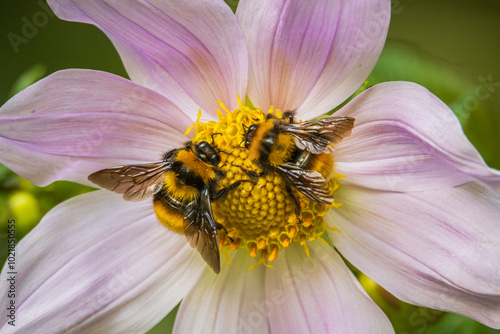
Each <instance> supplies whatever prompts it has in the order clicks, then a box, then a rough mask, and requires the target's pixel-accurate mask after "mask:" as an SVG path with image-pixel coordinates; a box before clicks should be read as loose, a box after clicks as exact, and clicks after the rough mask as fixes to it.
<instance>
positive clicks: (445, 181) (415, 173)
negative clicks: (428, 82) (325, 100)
mask: <svg viewBox="0 0 500 334" xmlns="http://www.w3.org/2000/svg"><path fill="white" fill-rule="evenodd" d="M336 115H339V116H343V115H349V116H351V117H354V118H356V122H355V125H354V129H353V131H352V134H351V136H350V137H348V138H346V139H344V141H342V142H341V143H340V144H338V145H337V147H336V150H335V159H336V170H337V172H338V173H342V174H344V175H346V176H347V181H349V182H350V183H354V184H357V185H360V186H363V187H370V188H374V189H380V190H391V191H421V190H431V189H440V188H444V187H450V186H456V185H460V184H463V183H465V182H468V181H473V180H480V181H482V182H484V183H486V184H488V185H489V186H490V187H491V188H493V189H496V190H497V191H500V172H499V171H497V170H494V169H491V168H489V167H488V166H487V165H486V163H485V162H484V161H483V159H482V158H481V156H480V154H479V153H478V152H477V150H476V149H475V148H474V147H473V146H472V144H471V143H470V142H469V140H468V139H467V137H465V135H464V133H463V130H462V128H461V126H460V123H459V122H458V119H457V118H456V116H455V115H454V114H453V112H452V111H451V110H450V109H449V108H448V107H447V106H446V105H445V104H444V103H443V102H441V101H440V100H439V99H438V98H437V97H436V96H434V95H433V94H432V93H430V92H429V91H428V90H427V89H425V88H423V87H421V86H419V85H417V84H414V83H409V82H388V83H383V84H379V85H375V86H373V87H372V88H370V89H368V90H366V91H365V92H363V93H362V94H361V95H359V96H358V97H357V98H355V99H354V100H353V101H351V102H350V103H348V104H347V105H346V106H345V107H344V108H342V109H341V110H339V111H338V112H337V113H336Z"/></svg>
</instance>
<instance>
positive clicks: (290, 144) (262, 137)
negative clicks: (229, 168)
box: [241, 111, 354, 215]
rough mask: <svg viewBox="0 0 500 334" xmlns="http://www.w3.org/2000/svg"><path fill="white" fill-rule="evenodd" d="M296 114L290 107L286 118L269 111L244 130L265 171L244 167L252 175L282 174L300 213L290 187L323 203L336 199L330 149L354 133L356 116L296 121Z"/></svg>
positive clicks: (254, 156)
mask: <svg viewBox="0 0 500 334" xmlns="http://www.w3.org/2000/svg"><path fill="white" fill-rule="evenodd" d="M293 116H294V114H293V112H290V111H288V112H285V113H283V118H275V117H274V116H273V115H272V114H269V115H268V116H267V119H266V121H264V122H263V123H260V124H252V125H250V126H249V127H248V129H247V130H246V133H245V138H244V142H245V147H246V148H247V149H248V150H249V158H250V160H252V162H253V163H254V164H255V165H256V166H257V167H259V168H260V169H261V170H262V172H260V173H256V172H253V171H250V170H247V169H245V168H243V167H241V168H242V170H243V172H245V173H246V174H247V175H248V176H250V177H251V178H257V177H261V176H264V175H266V174H269V173H271V172H277V173H278V174H279V175H281V176H282V177H283V179H284V180H285V182H286V184H287V188H286V189H287V192H288V194H289V195H290V197H291V198H292V200H293V201H294V203H295V205H296V213H297V215H299V213H300V203H299V201H298V199H297V198H296V197H295V196H294V194H293V192H292V190H291V187H293V188H295V189H297V190H298V191H299V192H300V193H302V194H303V195H305V196H306V197H307V198H309V199H311V200H312V201H315V202H318V203H320V204H325V205H328V204H331V203H332V202H333V197H332V196H331V194H330V192H329V190H328V184H327V182H328V181H329V180H330V179H331V177H332V170H333V158H332V155H331V154H330V153H331V152H330V151H329V150H330V148H331V146H332V145H335V144H337V143H339V142H340V141H342V139H343V138H345V137H348V136H349V135H350V134H351V130H352V128H353V126H354V118H351V117H335V116H331V117H326V118H322V119H317V120H311V121H307V122H302V123H296V122H294V120H293Z"/></svg>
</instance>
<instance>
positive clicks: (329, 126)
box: [284, 116, 354, 154]
mask: <svg viewBox="0 0 500 334" xmlns="http://www.w3.org/2000/svg"><path fill="white" fill-rule="evenodd" d="M353 127H354V118H352V117H337V116H331V117H326V118H322V119H316V120H311V121H306V122H302V123H290V124H287V125H286V126H285V129H284V131H287V132H288V133H290V134H291V135H292V136H293V137H294V138H295V144H296V145H297V147H298V148H299V149H301V150H306V151H309V152H311V153H313V154H318V153H322V152H324V151H325V149H326V148H327V147H329V146H331V145H335V144H337V143H340V142H341V141H342V139H344V138H345V137H349V136H350V135H351V130H352V128H353Z"/></svg>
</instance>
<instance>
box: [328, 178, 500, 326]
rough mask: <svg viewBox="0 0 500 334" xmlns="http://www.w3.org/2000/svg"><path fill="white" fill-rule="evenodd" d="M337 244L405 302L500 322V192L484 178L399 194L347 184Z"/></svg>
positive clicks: (333, 220) (333, 214)
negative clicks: (449, 186) (498, 193)
mask: <svg viewBox="0 0 500 334" xmlns="http://www.w3.org/2000/svg"><path fill="white" fill-rule="evenodd" d="M336 200H337V201H339V202H342V203H344V205H343V206H341V207H340V208H338V209H332V210H330V211H329V213H328V216H327V217H328V219H327V223H328V224H329V225H331V226H333V227H336V228H338V229H339V230H340V231H341V233H338V232H332V233H330V237H331V239H332V240H333V242H334V244H335V247H336V248H337V249H338V250H339V251H340V252H341V253H342V255H344V256H345V257H346V259H347V260H349V261H350V262H351V263H352V264H353V265H355V266H356V267H357V268H359V269H360V270H361V271H363V272H364V273H365V274H366V275H368V276H369V277H371V278H372V279H374V280H375V281H377V282H378V283H379V284H380V285H382V286H383V287H384V288H385V289H387V290H388V291H389V292H391V293H392V294H394V295H395V296H396V297H398V298H400V299H401V300H403V301H406V302H409V303H412V304H416V305H421V306H425V307H431V308H435V309H439V310H444V311H449V312H455V313H458V314H462V315H465V316H467V317H469V318H472V319H475V320H478V321H480V322H482V323H484V324H486V325H488V326H491V327H496V328H499V327H500V224H499V217H500V196H499V195H497V194H495V193H493V192H492V191H490V190H488V189H487V188H486V187H485V186H484V185H483V184H481V183H479V182H471V183H467V184H465V185H462V186H458V187H454V188H447V189H441V190H434V191H425V192H414V193H394V192H384V191H375V190H367V189H365V188H358V187H353V186H349V187H348V186H347V185H346V186H344V187H343V188H342V190H341V191H339V192H338V195H337V197H336Z"/></svg>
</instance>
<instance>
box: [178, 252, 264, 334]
mask: <svg viewBox="0 0 500 334" xmlns="http://www.w3.org/2000/svg"><path fill="white" fill-rule="evenodd" d="M231 253H236V254H235V255H234V254H232V258H231V266H228V265H227V263H226V260H225V259H224V256H222V259H221V261H222V263H221V267H222V270H221V273H220V274H219V275H215V274H214V273H213V272H212V270H210V269H209V270H206V271H205V273H204V274H203V276H202V278H201V279H200V281H199V282H198V283H197V284H196V286H195V287H194V288H193V290H192V291H191V292H190V293H189V295H188V296H187V297H186V298H185V299H184V300H183V301H182V303H181V307H180V308H179V313H178V314H177V318H176V321H175V327H174V333H242V334H243V333H262V334H266V333H271V331H270V328H269V319H268V313H267V310H266V305H267V304H266V303H267V298H268V296H266V294H265V292H264V276H265V270H266V268H265V267H263V266H259V267H257V268H255V269H253V270H251V271H250V272H249V271H248V269H249V268H250V266H252V265H253V264H254V263H255V260H254V259H253V258H251V257H250V256H248V252H247V251H245V250H240V251H237V252H231Z"/></svg>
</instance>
